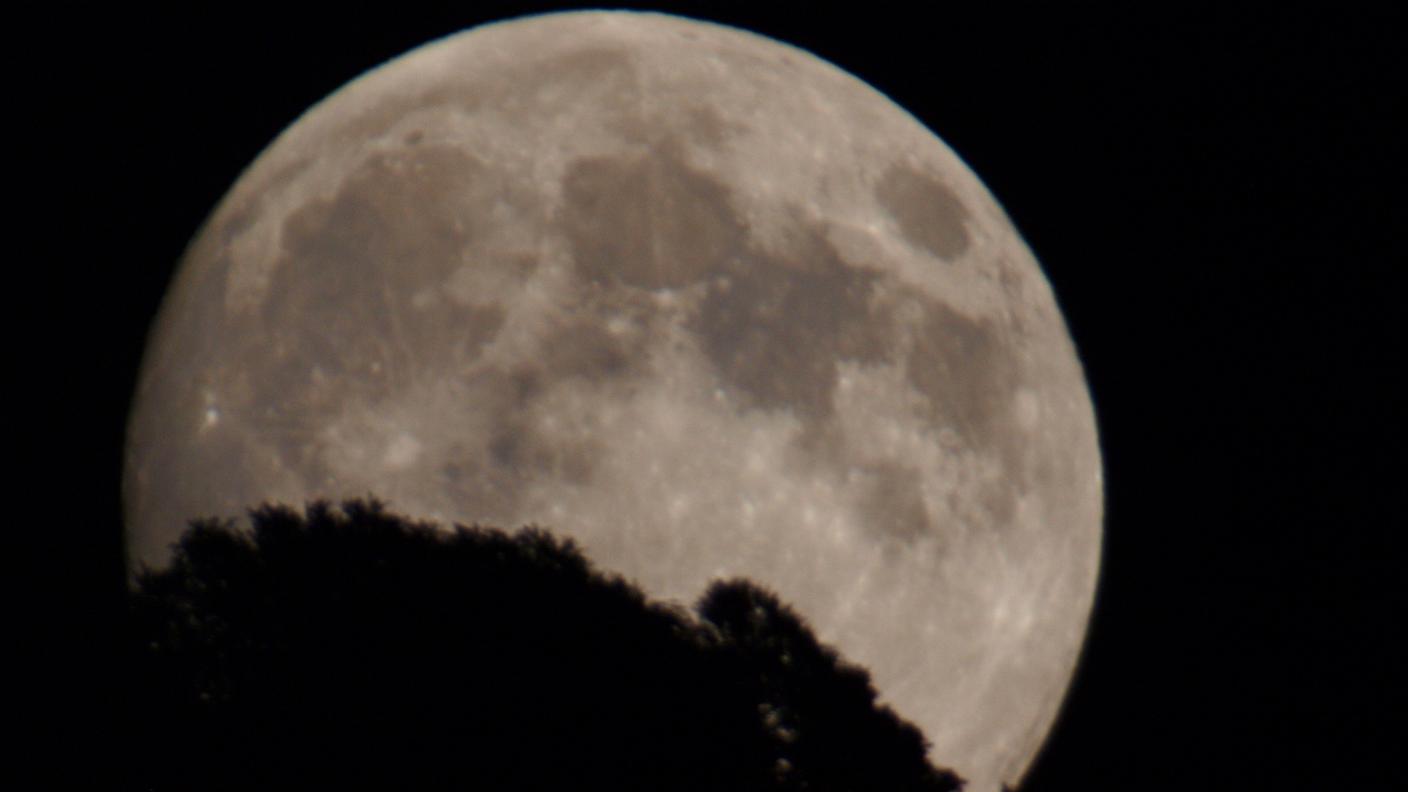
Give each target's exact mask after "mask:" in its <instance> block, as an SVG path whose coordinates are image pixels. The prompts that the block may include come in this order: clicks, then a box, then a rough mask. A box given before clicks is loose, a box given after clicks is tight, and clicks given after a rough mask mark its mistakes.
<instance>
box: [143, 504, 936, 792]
mask: <svg viewBox="0 0 1408 792" xmlns="http://www.w3.org/2000/svg"><path fill="white" fill-rule="evenodd" d="M250 517H251V526H250V528H248V529H244V530H242V529H239V528H237V527H236V525H235V524H234V523H233V522H228V521H225V522H222V521H216V520H202V521H196V522H194V523H192V525H191V527H190V528H189V529H188V530H187V531H186V533H185V534H184V535H183V536H182V538H181V540H180V541H179V543H178V544H177V545H176V547H175V553H174V558H173V561H172V563H171V564H170V566H169V567H166V568H163V569H161V570H144V571H143V572H142V573H141V574H140V575H139V576H138V580H137V585H136V587H135V589H134V590H133V592H132V593H131V597H130V605H129V609H128V617H129V629H128V630H127V633H126V634H127V640H128V643H127V649H128V653H127V662H128V666H129V669H128V670H129V679H130V681H131V684H130V685H129V686H128V688H127V691H128V698H127V702H126V703H127V711H128V715H129V717H128V722H129V725H130V728H129V729H128V731H127V732H126V734H124V735H123V736H122V737H123V740H124V743H125V745H126V748H127V750H126V754H127V756H128V762H127V766H126V767H125V768H124V769H123V780H124V783H125V785H126V787H127V788H129V789H142V790H153V791H154V792H163V791H164V790H187V789H192V790H195V789H200V790H252V789H261V790H264V789H271V788H274V789H288V788H300V789H306V788H319V789H329V788H338V787H339V786H343V785H347V786H354V785H355V787H356V788H386V789H393V788H394V789H486V790H536V789H543V790H547V789H553V790H558V789H563V788H580V787H582V786H584V785H590V786H594V787H595V786H600V787H602V788H612V789H618V790H677V791H681V792H688V791H689V790H701V791H702V790H739V791H741V792H747V791H748V790H814V791H815V792H831V791H832V790H835V791H836V792H842V791H843V790H855V791H856V792H860V791H861V790H867V791H868V790H877V789H885V790H914V791H915V792H920V791H922V792H952V791H953V790H957V789H959V787H960V786H961V781H960V780H959V779H958V777H957V776H955V775H954V774H953V773H952V772H950V771H947V770H942V769H939V768H935V767H934V766H933V765H932V764H930V763H929V762H928V760H927V759H926V757H925V747H926V746H925V742H924V739H923V736H922V735H921V733H920V732H919V730H918V729H916V728H915V727H914V726H912V725H911V724H909V723H907V722H905V721H903V720H901V719H900V718H899V717H898V716H897V715H896V714H895V713H894V712H893V711H891V710H889V709H888V708H885V707H880V706H878V705H877V703H876V693H875V689H874V687H873V686H872V684H871V682H870V678H869V674H868V673H867V672H866V671H865V670H864V669H862V668H860V667H858V666H855V665H851V664H848V663H846V662H845V661H844V660H843V659H842V658H841V657H840V656H839V655H838V654H837V653H836V652H835V651H834V650H832V649H831V648H829V647H826V646H824V645H822V644H821V643H820V642H818V641H817V639H816V637H815V636H814V635H813V634H812V632H811V630H810V628H809V627H808V626H807V624H806V623H805V621H804V620H803V619H802V618H801V617H800V616H798V615H797V614H796V613H795V612H794V611H793V610H792V609H790V608H789V607H788V606H786V605H785V604H784V603H782V602H781V601H780V600H779V599H778V597H777V596H776V595H775V594H773V593H772V592H770V591H767V590H766V589H764V588H763V587H761V586H758V585H757V584H755V583H752V582H750V581H747V580H732V581H721V582H716V583H714V584H713V585H712V586H711V587H710V588H709V589H708V591H707V592H705V593H704V595H703V596H702V597H701V598H700V600H699V602H698V604H697V606H696V608H695V612H694V613H690V612H687V611H685V610H684V609H683V608H680V607H676V606H669V605H665V604H660V603H656V602H652V601H650V600H648V599H647V598H646V597H645V595H644V594H642V593H641V592H640V591H639V590H638V589H637V588H636V587H635V586H633V585H632V584H630V583H629V582H627V581H625V580H623V579H622V578H620V577H618V576H612V575H607V574H603V573H601V572H599V571H597V570H596V569H595V568H594V567H593V566H592V564H591V563H590V562H589V561H588V560H587V558H586V556H585V555H584V554H583V553H582V552H581V550H580V549H579V548H578V547H577V546H576V545H574V544H573V543H572V542H571V541H570V540H564V539H560V538H558V537H555V536H554V535H552V534H551V533H549V532H548V531H545V530H542V529H538V528H531V527H530V528H525V529H522V530H519V531H517V532H514V533H509V532H506V531H503V530H499V529H495V528H485V527H478V526H474V527H464V526H456V527H455V528H454V529H453V530H442V529H440V528H437V527H436V526H434V525H432V524H429V523H425V522H418V521H415V520H411V519H408V518H405V517H401V516H398V515H395V514H392V513H390V512H388V511H387V510H386V509H385V508H384V507H383V506H382V505H381V504H379V503H377V502H376V501H348V502H345V503H343V504H341V506H340V507H333V506H330V505H329V504H327V503H317V504H313V505H311V506H309V507H308V508H307V509H306V510H304V511H303V512H302V513H300V512H297V511H295V510H293V509H291V508H288V507H284V506H265V507H261V508H259V509H256V510H254V511H252V512H251V513H250Z"/></svg>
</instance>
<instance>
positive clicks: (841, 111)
mask: <svg viewBox="0 0 1408 792" xmlns="http://www.w3.org/2000/svg"><path fill="white" fill-rule="evenodd" d="M368 493H374V494H376V495H377V496H379V497H381V498H383V499H384V500H386V501H387V502H388V503H389V505H390V506H391V507H392V508H395V509H398V510H401V511H404V512H406V513H408V514H411V515H414V516H417V517H427V518H434V519H439V520H443V521H447V522H448V521H458V522H462V523H473V522H478V523H488V524H495V525H502V526H510V527H511V526H517V525H524V524H538V525H541V526H544V527H548V528H550V529H552V530H554V531H556V532H559V533H561V534H564V535H567V536H571V537H573V538H574V539H575V540H577V542H578V543H579V544H580V545H581V546H582V547H583V548H584V550H585V551H586V552H587V553H588V554H589V555H590V556H591V558H592V559H593V560H594V561H595V562H596V563H597V564H598V565H600V566H601V567H603V568H604V569H606V570H608V571H613V572H618V573H620V574H623V575H625V576H627V577H628V578H631V579H634V580H635V581H636V582H637V583H638V584H639V585H641V586H642V587H643V588H644V589H645V591H646V592H647V593H649V594H651V595H653V596H656V597H660V598H665V599H671V600H677V601H681V602H689V601H692V600H693V599H694V598H695V597H696V596H698V595H699V594H700V593H701V592H702V591H703V590H704V588H705V587H706V585H707V584H708V582H709V581H710V580H711V579H715V578H720V577H732V576H746V577H749V578H752V579H754V580H756V581H758V582H760V583H762V584H764V585H766V586H768V587H769V588H771V589H773V590H775V591H776V592H777V593H778V594H779V595H780V596H781V597H782V598H783V599H785V600H786V601H788V602H790V603H792V604H793V605H794V606H795V607H796V608H797V609H798V611H799V612H800V613H801V614H803V615H804V616H805V617H806V618H807V619H808V621H809V622H810V623H811V624H812V626H813V627H814V628H815V629H816V631H817V633H818V636H819V637H820V638H821V639H822V640H824V641H826V642H827V643H829V644H831V645H833V646H835V647H837V648H838V649H839V650H840V651H841V652H842V653H843V654H844V655H845V656H846V657H848V658H849V659H852V660H854V661H856V662H858V663H861V664H863V665H864V666H866V667H867V668H868V669H869V670H870V671H871V673H872V676H873V679H874V681H875V683H876V686H877V688H878V690H879V691H880V694H881V698H882V700H883V701H884V702H885V703H888V704H889V705H890V706H892V707H893V708H894V709H895V710H896V711H897V712H898V713H899V714H900V715H901V716H902V717H904V718H906V719H908V720H911V721H912V722H914V723H915V724H916V725H918V726H920V727H921V728H922V729H923V731H924V733H925V735H926V736H927V738H928V739H929V740H930V741H931V744H932V747H931V750H930V755H931V758H933V759H934V761H935V762H936V763H939V764H941V765H945V766H949V767H952V768H954V769H955V770H956V771H958V772H959V773H960V774H961V775H963V776H964V777H966V778H968V779H969V780H970V784H971V785H970V788H971V789H975V790H979V791H980V792H986V791H988V790H996V789H997V788H998V786H999V785H1000V784H1001V783H1004V782H1006V783H1010V784H1015V783H1017V782H1018V781H1019V780H1020V779H1021V777H1022V775H1023V773H1024V772H1025V770H1026V769H1027V767H1028V766H1029V764H1030V763H1031V762H1032V760H1033V758H1034V756H1035V755H1036V753H1037V751H1038V750H1039V748H1040V746H1041V744H1042V741H1043V740H1044V739H1045V736H1046V734H1047V732H1048V731H1049V729H1050V728H1051V725H1052V723H1053V721H1054V719H1055V717H1056V714H1057V712H1058V709H1059V706H1060V702H1061V700H1062V697H1063V695H1064V693H1065V690H1066V688H1067V686H1068V685H1069V682H1070V679H1071V676H1072V673H1073V670H1074V667H1075V664H1076V661H1077V658H1078V655H1079V652H1080V648H1081V645H1082V642H1083V639H1084V635H1085V630H1086V625H1087V621H1088V618H1089V613H1090V608H1091V605H1092V599H1093V596H1094V591H1095V583H1096V578H1097V573H1098V567H1099V555H1100V542H1101V520H1102V480H1101V465H1100V456H1099V449H1098V443H1097V438H1096V431H1095V421H1094V414H1093V410H1092V406H1091V402H1090V397H1089V393H1088V390H1087V387H1086V383H1085V379H1084V374H1083V371H1082V368H1081V364H1080V361H1079V359H1078V357H1077V354H1076V350H1075V348H1074V345H1073V343H1072V341H1071V338H1070V335H1069V333H1068V331H1067V329H1066V326H1065V323H1064V319H1063V318H1062V316H1061V313H1060V311H1059V309H1058V307H1057V304H1056V300H1055V298H1054V296H1053V293H1052V290H1051V287H1050V285H1049V283H1048V282H1047V281H1046V279H1045V277H1044V275H1043V274H1042V272H1041V270H1040V268H1039V266H1038V264H1037V262H1036V260H1035V259H1034V257H1033V256H1032V254H1031V252H1030V251H1029V250H1028V248H1027V247H1026V245H1025V244H1024V242H1023V241H1022V239H1021V237H1020V236H1019V235H1018V233H1017V232H1016V230H1015V229H1014V228H1013V226H1012V224H1011V222H1010V221H1009V220H1008V219H1007V217H1006V215H1005V214H1004V213H1003V211H1002V209H1001V207H1000V206H999V205H998V204H997V202H996V201H995V200H994V198H993V197H992V196H991V195H990V194H989V193H988V191H987V190H986V188H985V187H984V186H983V184H982V182H981V181H979V180H978V178H977V177H976V176H975V175H974V174H973V173H972V172H970V171H969V169H968V168H967V167H966V166H965V165H964V164H963V163H962V161H961V160H960V159H959V158H958V157H957V156H956V155H955V154H954V153H953V152H952V151H951V150H950V149H949V148H948V147H947V146H946V145H945V144H944V143H943V142H941V141H940V140H939V139H938V138H937V137H936V136H935V135H934V134H933V133H932V132H930V131H929V130H927V129H926V128H924V126H923V125H921V124H920V123H919V122H918V121H916V120H915V119H914V118H913V117H912V116H910V115H909V114H907V113H906V112H905V111H903V110H902V109H900V108H899V107H898V106H896V105H895V104H894V103H892V102H891V101H890V100H889V99H887V98H886V97H885V96H884V95H882V94H881V93H879V92H877V91H876V90H874V89H872V88H870V87H869V86H867V85H865V84H864V83H862V82H861V81H859V80H858V79H856V78H855V77H852V76H850V75H848V74H846V73H845V72H843V71H841V70H840V69H838V68H836V67H835V66H832V65H830V64H828V63H826V62H824V61H822V60H820V59H818V58H816V57H814V56H812V55H810V54H808V53H806V52H803V51H801V50H798V49H795V48H792V47H790V46H787V45H785V44H781V43H779V42H776V41H773V40H770V39H767V38H764V37H761V36H758V35H755V34H751V33H747V32H744V31H741V30H737V29H732V28H727V27H722V26H718V25H714V24H709V23H704V22H699V21H693V20H687V19H682V18H678V17H672V16H666V15H659V14H648V13H634V12H581V13H567V14H549V15H541V16H535V17H529V18H523V19H518V20H513V21H509V22H504V23H498V24H493V25H488V26H484V27H480V28H475V29H472V30H469V31H466V32H463V33H460V34H457V35H454V36H451V37H448V38H446V39H442V40H440V41H438V42H434V43H432V44H429V45H426V46H424V47H422V48H419V49H417V50H414V51H413V52H411V53H409V54H407V55H404V56H402V57H400V58H398V59H395V60H393V61H391V62H389V63H387V64H384V65H382V66H380V67H378V68H376V69H374V70H372V71H371V72H368V73H367V74H365V75H363V76H361V77H360V78H358V79H356V80H355V81H353V82H351V83H349V84H348V85H346V86H345V87H343V88H341V89H340V90H338V91H337V92H335V93H334V94H332V95H331V96H330V97H328V98H327V99H325V100H323V101H322V102H321V103H319V104H318V105H316V106H315V107H313V108H312V109H311V110H310V111H308V112H307V113H306V114H305V115H304V116H302V117H301V118H299V119H298V120H297V121H296V122H295V123H294V124H292V125H291V126H290V127H289V128H288V129H286V130H285V131H284V132H283V133H282V134H281V135H280V136H279V137H278V138H277V139H276V140H275V141H274V142H273V143H272V144H271V145H270V146H269V148H267V149H266V150H265V151H264V152H263V153H262V154H261V155H260V156H259V157H258V159H257V160H256V161H255V162H254V163H253V164H252V165H251V166H250V167H249V168H248V169H247V170H246V171H245V172H244V174H243V175H242V176H241V177H240V178H239V180H238V181H237V182H236V183H235V185H234V186H233V187H232V188H231V190H230V191H229V193H228V194H227V195H226V196H225V198H224V199H223V201H222V202H221V203H220V204H219V206H218V207H217V208H216V209H215V211H214V212H213V214H212V215H211V216H210V218H209V219H208V220H207V221H206V223H205V225H204V226H203V227H202V229H201V230H200V231H199V233H198V234H197V236H196V237H195V239H194V240H193V242H192V243H191V245H190V247H189V248H188V250H187V253H186V256H185V258H184V260H183V262H182V264H181V266H180V268H179V270H178V272H177V275H176V277H175V280H174V282H173V283H172V285H171V287H170V289H169V291H168V293H167V296H166V298H165V302H164V303H163V306H162V309H161V311H160V313H159V315H158V317H157V320H156V322H155V324H154V327H153V331H152V335H151V338H150V340H149V344H148V347H147V352H146V356H145V359H144V361H143V366H142V371H141V374H140V377H139V384H138V391H137V394H136V399H135V402H134V408H133V413H132V416H131V418H130V423H129V428H128V445H127V456H126V460H125V471H124V498H125V503H126V510H127V521H128V525H129V549H130V556H131V557H132V559H133V560H134V561H135V562H140V563H144V564H148V565H152V566H160V565H162V564H163V563H164V562H165V561H166V560H167V559H168V558H169V552H170V550H169V547H170V543H171V542H172V541H174V539H175V538H176V537H177V536H178V535H179V533H180V532H181V531H182V530H183V528H184V527H185V525H186V522H187V521H188V520H189V519H190V518H192V517H197V516H206V515H221V516H236V515H240V514H242V513H243V510H244V509H246V508H247V507H249V506H251V505H253V504H256V503H259V502H262V501H266V500H278V501H284V502H290V503H301V502H303V501H306V500H310V499H313V498H317V497H326V498H333V499H338V498H344V497H355V496H362V495H366V494H368Z"/></svg>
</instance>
